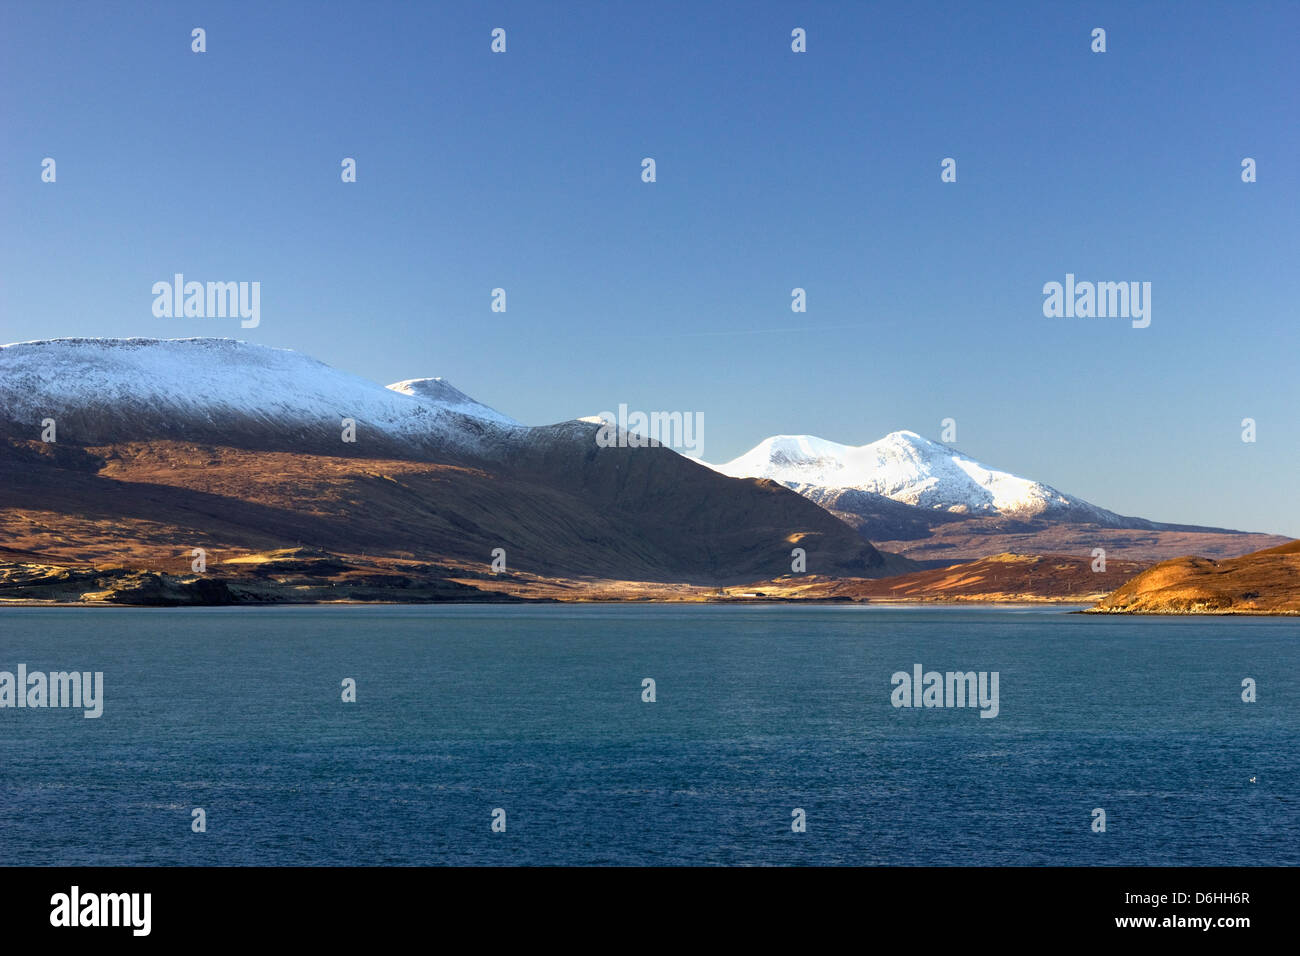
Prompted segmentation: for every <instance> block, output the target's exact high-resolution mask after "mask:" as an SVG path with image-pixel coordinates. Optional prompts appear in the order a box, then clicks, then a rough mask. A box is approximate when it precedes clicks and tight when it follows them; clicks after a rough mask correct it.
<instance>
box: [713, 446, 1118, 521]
mask: <svg viewBox="0 0 1300 956" xmlns="http://www.w3.org/2000/svg"><path fill="white" fill-rule="evenodd" d="M712 467H714V468H715V469H716V470H718V471H720V472H722V473H723V474H724V475H730V476H732V477H734V478H769V479H771V480H773V481H777V482H780V483H781V484H783V485H785V486H786V487H788V488H791V489H793V490H794V491H797V492H799V493H800V494H802V495H804V497H807V498H812V499H813V500H814V501H818V503H819V504H823V505H826V506H827V507H830V506H831V505H830V504H829V503H828V498H831V497H834V498H839V497H841V495H839V494H831V493H832V492H841V491H845V490H853V491H857V492H863V493H866V494H868V495H879V496H881V497H884V498H888V499H890V500H891V501H895V502H899V503H901V504H905V505H911V506H912V507H915V508H923V509H928V510H932V511H944V512H950V513H953V514H962V515H1000V516H1005V517H1023V518H1029V517H1038V516H1043V517H1060V518H1068V519H1070V520H1076V521H1091V522H1096V523H1099V524H1118V523H1122V522H1123V521H1124V520H1125V519H1123V518H1122V517H1121V516H1120V515H1117V514H1115V513H1114V512H1111V511H1107V510H1106V509H1104V508H1098V507H1097V506H1096V505H1093V504H1089V503H1088V502H1086V501H1084V500H1083V499H1081V498H1076V497H1074V496H1072V495H1067V494H1064V493H1063V492H1060V491H1057V490H1056V489H1055V488H1052V487H1050V486H1049V485H1045V484H1043V483H1042V482H1038V481H1032V480H1030V479H1028V478H1021V477H1019V476H1018V475H1013V474H1010V473H1009V472H1005V471H999V470H998V469H996V468H990V467H989V466H988V465H984V464H981V463H980V462H978V461H975V460H974V459H973V458H969V457H967V456H966V455H963V454H961V453H960V452H958V451H955V450H954V449H952V448H949V447H948V446H946V445H941V444H939V443H938V442H934V441H930V440H929V439H927V438H923V437H921V436H920V435H918V434H916V432H910V431H897V432H891V433H890V434H888V435H886V436H885V437H884V438H882V439H880V440H879V441H874V442H871V443H870V444H867V445H842V444H840V443H838V442H833V441H827V440H826V439H824V438H817V437H814V436H812V435H776V436H774V437H772V438H768V439H766V440H764V441H762V442H760V443H759V444H758V445H756V446H755V447H754V448H752V449H750V450H749V451H748V452H746V453H745V454H743V455H741V456H740V457H739V458H736V459H734V460H733V461H729V462H727V463H726V464H723V465H714V466H712ZM858 497H861V496H858Z"/></svg>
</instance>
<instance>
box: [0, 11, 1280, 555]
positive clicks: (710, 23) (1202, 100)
mask: <svg viewBox="0 0 1300 956" xmlns="http://www.w3.org/2000/svg"><path fill="white" fill-rule="evenodd" d="M196 26H201V27H204V28H205V29H206V31H207V47H208V49H207V52H206V53H204V54H195V53H192V52H191V50H190V42H191V41H190V31H191V29H192V28H193V27H196ZM498 26H499V27H504V28H505V29H506V31H507V52H506V53H505V54H504V55H494V54H492V53H491V52H490V50H489V44H490V35H489V34H490V31H491V29H492V28H493V27H498ZM796 26H800V27H804V28H805V29H806V30H807V33H808V52H807V53H806V54H794V53H792V52H791V51H790V31H791V29H792V28H794V27H796ZM1099 26H1100V27H1104V28H1105V29H1106V31H1107V46H1108V51H1107V52H1106V53H1104V54H1094V53H1092V52H1091V51H1090V48H1089V47H1090V31H1091V30H1092V28H1094V27H1099ZM1298 39H1300V4H1296V3H1270V4H1259V3H1241V2H1234V3H1222V4H1209V3H1181V2H1178V3H1175V2H1169V3H1134V2H1129V0H1125V2H1121V3H1113V4H1109V3H1087V4H1066V3H1024V4H996V5H995V4H993V3H976V2H965V3H952V4H924V3H921V4H914V3H905V4H892V3H889V4H887V3H865V2H864V3H857V2H843V3H837V4H809V3H761V2H760V3H753V2H736V3H706V2H686V3H664V2H654V3H624V2H594V0H592V2H581V3H579V2H573V3H546V2H525V3H517V4H512V3H469V2H465V3H446V4H443V3H440V4H432V3H401V4H382V3H360V2H358V3H346V4H341V3H330V4H326V3H310V4H301V5H299V4H288V3H276V2H267V3H250V4H229V3H207V4H183V3H158V4H144V3H128V4H113V3H51V2H49V0H41V2H39V3H37V2H14V0H6V2H5V3H4V4H3V5H2V6H0V223H3V228H2V229H0V342H11V341H21V340H27V339H36V338H51V337H56V336H73V335H89V336H157V337H180V336H192V335H225V336H236V337H240V338H245V339H248V340H249V341H254V342H259V343H263V344H267V345H274V346H281V347H287V348H293V349H299V350H302V351H304V352H307V353H309V354H311V355H313V356H316V357H317V358H320V359H322V360H324V361H326V362H328V363H330V364H332V365H336V366H339V367H341V368H344V369H347V370H349V371H352V372H355V373H358V374H360V375H364V376H366V377H368V378H372V379H374V380H376V381H378V382H381V383H388V382H391V381H396V380H398V379H403V378H411V377H416V376H426V375H442V376H445V377H447V378H448V379H449V380H450V381H452V382H453V383H455V384H456V385H457V386H459V387H460V388H462V389H463V390H465V391H467V392H468V393H470V394H471V395H473V396H475V397H476V398H478V399H480V400H481V401H484V402H486V403H488V404H490V405H493V406H495V407H497V408H499V409H501V410H502V411H504V412H506V413H508V414H510V415H513V416H514V417H516V418H518V419H520V420H522V421H525V422H528V423H530V424H542V423H547V422H552V421H557V420H562V419H566V418H571V417H575V416H579V415H589V414H594V413H596V412H598V411H601V410H604V409H614V408H616V407H617V405H618V404H619V403H620V402H626V403H627V404H628V405H629V406H630V407H631V408H633V409H643V410H647V411H650V410H680V411H688V412H697V411H698V412H702V413H703V414H704V421H705V432H704V449H703V451H704V457H706V458H708V459H709V460H712V461H723V460H727V459H729V458H732V457H734V456H735V455H737V454H739V453H740V452H742V451H744V450H745V449H747V448H749V447H750V446H752V445H753V444H755V443H756V442H758V441H759V440H761V439H762V438H764V437H766V436H767V435H770V434H777V433H810V434H816V435H820V436H822V437H825V438H830V439H834V440H837V441H843V442H851V443H855V444H858V443H862V442H866V441H871V440H874V439H876V438H878V437H880V436H881V435H883V434H885V433H886V432H889V431H892V430H895V429H900V428H909V429H912V430H915V431H917V432H920V433H921V434H924V435H927V436H930V437H932V438H938V437H939V430H940V429H939V422H940V420H941V419H943V418H945V417H948V416H951V417H954V418H956V419H957V422H958V436H957V437H958V441H957V442H956V446H957V447H958V448H959V449H961V450H962V451H964V452H966V453H967V454H970V455H972V456H974V457H976V458H979V459H980V460H982V461H984V462H986V463H988V464H991V465H994V466H997V467H1000V468H1005V469H1008V470H1011V471H1015V472H1017V473H1020V474H1023V475H1026V476H1029V477H1032V478H1036V479H1038V480H1042V481H1046V482H1048V483H1050V484H1052V485H1055V486H1056V487H1058V488H1060V489H1062V490H1064V491H1068V492H1071V493H1073V494H1077V495H1081V496H1083V497H1085V498H1087V499H1089V500H1091V501H1094V502H1096V503H1097V504H1100V505H1103V506H1105V507H1108V508H1111V509H1114V510H1118V511H1121V512H1124V513H1128V514H1137V515H1142V516H1145V517H1150V518H1154V519H1157V520H1166V521H1182V522H1195V523H1204V524H1215V525H1223V526H1230V527H1238V528H1243V529H1247V530H1258V531H1274V532H1282V533H1289V534H1292V535H1296V536H1300V503H1297V493H1296V487H1297V484H1300V482H1298V481H1297V479H1298V478H1300V421H1298V420H1297V411H1298V410H1300V385H1298V384H1297V375H1296V371H1297V366H1298V363H1300V349H1298V348H1297V346H1298V345H1300V325H1298V322H1300V314H1298V309H1297V303H1300V267H1298V265H1297V264H1298V262H1300V255H1298V254H1300V242H1298V241H1297V233H1298V229H1300V203H1298V202H1297V198H1298V196H1300V190H1298V189H1297V185H1298V179H1300V109H1298V106H1300V67H1298V66H1297V63H1298V62H1300V58H1298V57H1297V55H1296V44H1297V40H1298ZM46 156H49V157H53V158H54V159H55V160H56V162H57V164H58V165H57V174H58V181H57V182H56V183H54V184H52V185H51V184H45V183H42V182H41V181H40V171H41V170H40V164H41V160H42V159H43V158H44V157H46ZM345 156H351V157H355V158H356V160H357V163H358V182H356V183H355V184H343V183H342V182H341V181H340V177H339V173H340V165H339V164H340V161H341V160H342V158H343V157H345ZM645 156H652V157H654V158H655V159H656V161H657V164H658V182H656V183H654V184H645V183H642V182H641V178H640V170H641V167H640V163H641V159H642V157H645ZM948 156H951V157H954V158H956V159H957V163H958V181H957V182H956V183H955V184H944V183H941V182H940V180H939V172H940V169H939V163H940V160H941V159H942V158H944V157H948ZM1247 156H1249V157H1253V158H1255V159H1256V160H1257V162H1258V178H1259V181H1258V182H1256V183H1254V184H1249V185H1248V184H1244V183H1242V181H1241V178H1240V163H1241V160H1242V158H1243V157H1247ZM175 272H183V273H185V274H186V276H187V278H190V279H197V280H200V281H206V280H246V281H254V280H255V281H259V282H261V284H262V322H261V326H260V327H259V328H257V329H253V330H248V331H243V330H241V329H239V327H238V323H237V322H234V321H231V320H220V319H159V318H155V317H154V316H153V314H152V310H151V306H152V302H153V297H152V294H151V292H150V288H151V286H152V284H153V283H154V282H155V281H158V280H165V279H170V277H171V276H172V274H173V273H175ZM1067 272H1073V273H1075V274H1076V275H1077V276H1078V277H1079V278H1080V279H1093V280H1101V281H1109V280H1114V281H1121V280H1137V281H1149V282H1151V283H1152V323H1151V326H1150V328H1147V329H1141V330H1138V329H1133V328H1131V327H1130V325H1129V323H1128V321H1126V320H1123V319H1096V318H1094V319H1062V318H1057V319H1048V318H1045V317H1044V316H1043V314H1042V303H1043V295H1042V291H1041V290H1042V286H1043V284H1044V283H1045V282H1050V281H1053V280H1055V281H1062V280H1063V279H1064V276H1065V274H1066V273H1067ZM497 286H500V287H504V288H505V289H506V290H507V296H508V311H507V312H506V313H504V314H496V313H492V312H491V311H490V310H489V304H490V290H491V289H493V288H494V287H497ZM795 286H801V287H803V288H805V289H807V292H808V311H807V313H806V314H802V315H796V314H794V313H792V312H791V310H790V290H791V289H792V288H793V287H795ZM1245 417H1252V418H1255V419H1256V420H1257V421H1258V442H1257V443H1255V444H1245V443H1243V442H1242V441H1241V437H1240V433H1241V428H1240V422H1241V420H1242V419H1243V418H1245Z"/></svg>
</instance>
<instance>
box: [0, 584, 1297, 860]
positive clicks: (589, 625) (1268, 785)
mask: <svg viewBox="0 0 1300 956" xmlns="http://www.w3.org/2000/svg"><path fill="white" fill-rule="evenodd" d="M1298 638H1300V621H1297V620H1295V619H1285V618H1274V619H1269V618H1253V619H1250V618H1246V619H1229V618H1208V617H1207V618H1186V617H1185V618H1110V617H1107V618H1100V617H1091V616H1083V615H1076V614H1068V613H1062V612H1061V611H1059V610H1056V609H1051V610H1044V609H1036V608H1035V609H1031V608H1024V609H991V608H971V609H966V608H959V609H955V608H881V607H792V606H786V605H757V606H745V607H736V606H688V605H583V606H572V605H569V606H565V605H535V606H435V607H413V606H403V607H367V608H360V607H304V608H266V609H245V608H231V609H177V610H135V609H15V608H10V609H5V610H3V611H0V670H8V671H14V670H16V667H17V665H18V664H19V663H25V664H26V665H27V666H28V669H29V671H36V670H41V671H57V670H73V669H75V670H81V671H87V670H88V671H102V672H103V673H104V684H105V705H104V714H103V716H102V717H101V718H99V719H85V718H84V717H83V716H82V714H81V712H80V711H76V710H56V709H44V710H34V709H22V710H18V709H0V863H3V864H65V865H82V864H90V865H94V864H102V865H107V864H187V865H204V864H234V865H239V864H484V865H495V864H756V865H779V864H913V865H917V864H920V865H925V864H994V865H997V864H1089V865H1109V864H1137V865H1145V864H1152V865H1154V864H1193V865H1237V864H1244V865H1253V864H1296V863H1300V813H1298V811H1300V641H1298V640H1297V639H1298ZM917 663H919V664H921V665H923V667H924V668H925V669H926V670H938V671H948V670H963V671H965V670H976V671H980V670H982V671H997V672H998V673H999V675H1000V681H999V705H1000V713H999V714H998V716H997V717H996V718H994V719H982V718H980V717H979V711H978V710H976V709H959V708H952V709H943V708H922V709H907V708H895V707H894V706H892V704H891V702H890V695H891V690H892V687H891V683H890V677H891V675H892V674H893V673H894V672H896V671H900V670H902V671H909V672H910V671H911V669H912V667H913V665H914V664H917ZM349 677H350V678H353V679H355V681H356V686H357V701H356V703H344V702H343V701H342V699H341V693H342V692H341V682H342V681H343V679H344V678H349ZM646 677H649V678H653V679H654V681H655V682H656V695H657V700H656V701H655V702H654V703H646V702H643V701H642V699H641V698H642V680H643V678H646ZM1246 677H1251V678H1254V679H1255V681H1256V682H1257V685H1258V701H1257V702H1256V703H1244V702H1243V701H1242V699H1241V682H1242V680H1243V678H1246ZM1252 777H1254V778H1255V782H1253V783H1252V782H1251V778H1252ZM195 807H202V808H204V810H205V811H206V817H207V832H205V833H194V832H192V830H191V810H192V809H193V808H195ZM498 807H499V808H502V809H504V810H505V811H506V831H505V832H504V833H494V832H493V831H492V829H491V822H492V811H493V810H494V809H495V808H498ZM1098 807H1099V808H1103V809H1104V810H1105V811H1106V816H1107V829H1106V832H1105V833H1095V832H1093V830H1092V828H1091V823H1092V820H1093V815H1092V811H1093V809H1094V808H1098ZM795 808H802V809H803V810H804V811H805V813H806V819H807V830H806V832H804V833H795V832H793V831H792V829H791V820H792V816H791V813H792V810H794V809H795Z"/></svg>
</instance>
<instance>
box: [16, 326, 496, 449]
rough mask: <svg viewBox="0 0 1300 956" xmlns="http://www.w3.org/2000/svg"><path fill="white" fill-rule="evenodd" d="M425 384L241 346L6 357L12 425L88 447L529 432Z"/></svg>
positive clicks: (468, 439)
mask: <svg viewBox="0 0 1300 956" xmlns="http://www.w3.org/2000/svg"><path fill="white" fill-rule="evenodd" d="M433 381H439V380H433ZM418 382H419V380H411V381H410V382H408V383H402V384H404V385H409V388H408V389H401V388H385V387H384V386H382V385H379V384H377V383H375V382H371V381H369V380H367V379H364V378H361V377H359V376H356V375H351V374H349V373H347V372H342V371H339V370H338V369H334V368H331V367H330V366H328V365H326V364H324V363H323V362H319V361H317V360H316V359H313V358H310V357H309V356H306V355H303V354H301V353H298V352H294V351H292V350H289V349H277V348H270V347H268V346H264V345H252V344H249V343H247V342H240V341H236V340H234V339H216V338H190V339H143V338H131V339H49V340H44V341H36V342H22V343H17V344H14V345H6V346H3V347H0V420H3V421H5V422H7V423H8V430H9V431H11V432H13V431H17V432H18V433H19V434H24V433H26V432H27V431H30V432H31V434H32V437H35V436H36V435H37V434H39V432H40V427H41V426H40V423H41V421H42V419H45V418H53V419H55V421H56V423H57V424H58V429H59V437H60V439H63V440H68V441H73V442H87V443H88V442H113V441H126V440H134V439H141V438H156V437H171V436H174V437H177V438H184V437H202V438H203V439H204V440H213V439H218V440H219V439H220V438H221V437H222V436H223V434H224V433H232V435H242V436H243V437H246V438H247V437H249V436H253V437H256V438H258V439H259V440H273V439H276V438H292V437H293V436H301V435H312V436H319V435H328V434H330V433H333V434H334V435H335V436H338V435H339V434H340V429H341V423H342V420H343V419H345V418H351V419H354V420H355V421H356V423H357V431H358V442H361V441H364V440H365V439H366V438H367V437H369V438H371V439H376V438H378V439H382V440H385V441H387V442H389V443H394V442H396V443H408V444H413V445H418V446H426V447H427V446H448V445H451V446H455V447H466V448H469V447H473V446H475V445H478V444H481V443H482V442H483V441H484V440H485V439H487V438H488V437H490V434H491V433H492V432H493V431H495V430H498V429H509V428H514V427H519V426H518V424H517V423H516V422H514V421H513V420H511V419H509V418H507V417H506V416H504V415H501V414H500V413H498V412H495V411H493V410H492V409H490V408H488V407H487V406H484V405H480V404H479V403H477V402H474V401H473V400H472V399H470V398H469V397H468V396H466V395H464V394H463V393H461V392H459V391H457V390H456V389H454V388H452V387H451V386H450V385H447V384H446V383H440V385H441V387H440V388H439V389H427V388H423V387H420V386H419V385H417V384H416V383H418Z"/></svg>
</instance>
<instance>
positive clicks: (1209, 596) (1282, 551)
mask: <svg viewBox="0 0 1300 956" xmlns="http://www.w3.org/2000/svg"><path fill="white" fill-rule="evenodd" d="M1090 610H1091V611H1092V612H1095V613H1127V614H1300V541H1292V542H1289V543H1288V544H1284V545H1281V546H1280V547H1276V548H1266V549H1265V550H1263V551H1256V552H1254V553H1252V554H1246V555H1242V556H1241V557H1238V558H1231V559H1229V560H1226V561H1212V560H1210V559H1208V558H1177V559H1175V560H1173V561H1165V562H1163V563H1162V564H1157V565H1156V566H1155V567H1153V568H1149V569H1148V570H1146V571H1144V572H1142V573H1141V574H1139V575H1138V576H1137V577H1135V578H1133V579H1132V580H1130V581H1127V582H1126V583H1124V584H1123V585H1121V586H1120V587H1119V588H1117V589H1116V590H1115V592H1114V593H1113V594H1110V595H1108V596H1107V597H1106V598H1104V599H1103V600H1102V601H1100V602H1099V603H1098V604H1097V606H1096V607H1094V608H1091V609H1090Z"/></svg>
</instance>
